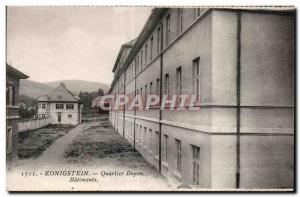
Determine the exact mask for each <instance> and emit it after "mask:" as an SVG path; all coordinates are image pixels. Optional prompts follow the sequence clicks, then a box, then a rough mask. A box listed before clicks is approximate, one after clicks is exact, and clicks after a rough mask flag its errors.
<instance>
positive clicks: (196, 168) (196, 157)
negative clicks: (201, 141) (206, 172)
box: [192, 146, 200, 185]
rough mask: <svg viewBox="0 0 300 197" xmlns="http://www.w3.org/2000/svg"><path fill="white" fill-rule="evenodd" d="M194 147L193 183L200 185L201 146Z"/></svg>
mask: <svg viewBox="0 0 300 197" xmlns="http://www.w3.org/2000/svg"><path fill="white" fill-rule="evenodd" d="M192 147H193V183H194V184H195V185H199V167H200V148H199V147H197V146H192Z"/></svg>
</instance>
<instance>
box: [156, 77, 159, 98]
mask: <svg viewBox="0 0 300 197" xmlns="http://www.w3.org/2000/svg"><path fill="white" fill-rule="evenodd" d="M156 95H159V79H156Z"/></svg>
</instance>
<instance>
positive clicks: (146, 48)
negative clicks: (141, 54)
mask: <svg viewBox="0 0 300 197" xmlns="http://www.w3.org/2000/svg"><path fill="white" fill-rule="evenodd" d="M147 58H148V45H147V44H146V45H145V65H146V66H147Z"/></svg>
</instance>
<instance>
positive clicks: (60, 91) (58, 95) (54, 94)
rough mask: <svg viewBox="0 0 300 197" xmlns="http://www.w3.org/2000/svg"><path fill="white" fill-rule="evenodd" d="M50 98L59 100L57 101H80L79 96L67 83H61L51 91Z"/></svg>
mask: <svg viewBox="0 0 300 197" xmlns="http://www.w3.org/2000/svg"><path fill="white" fill-rule="evenodd" d="M48 97H49V98H50V99H49V101H50V102H51V101H52V102H53V101H57V102H79V101H80V99H79V97H77V96H75V95H73V94H72V93H71V92H70V91H69V90H68V89H67V88H66V86H65V84H63V83H61V84H60V85H59V86H58V87H57V88H55V89H54V90H53V91H51V92H50V93H49V94H48Z"/></svg>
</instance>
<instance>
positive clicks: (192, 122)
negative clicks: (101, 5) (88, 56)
mask: <svg viewBox="0 0 300 197" xmlns="http://www.w3.org/2000/svg"><path fill="white" fill-rule="evenodd" d="M294 23H295V15H294V11H293V10H281V11H278V10H277V11H275V10H246V9H241V10H240V9H211V8H185V9H182V8H178V9H177V8H176V9H175V8H172V9H168V8H156V9H153V10H152V13H151V15H150V17H149V18H148V20H147V22H146V24H145V26H144V28H143V29H142V31H141V33H140V34H139V36H138V38H137V39H136V40H134V41H133V42H130V44H129V45H128V44H125V46H124V45H123V46H122V47H121V50H120V52H119V55H118V58H117V61H116V63H115V65H114V68H113V72H114V74H115V77H114V80H113V82H112V85H111V89H110V91H109V93H110V94H112V95H128V96H130V97H133V96H135V95H141V96H142V97H143V98H144V97H146V96H147V95H151V94H156V95H159V96H160V97H162V96H163V95H195V96H196V102H195V103H194V105H195V106H198V107H200V110H193V111H189V110H182V111H171V110H167V109H164V110H162V109H160V108H159V107H155V106H152V107H151V108H150V110H137V109H136V110H128V109H127V108H124V109H118V110H114V109H111V110H110V116H109V118H110V121H111V123H112V125H113V127H114V128H115V129H116V130H117V132H118V133H119V134H120V135H122V136H123V137H124V138H126V139H127V140H128V141H129V142H130V143H131V145H132V146H134V147H135V148H136V149H137V150H138V151H139V152H140V153H141V154H142V156H143V157H144V158H145V159H146V160H147V161H148V162H149V163H150V164H151V165H153V166H154V167H155V168H157V170H158V171H159V172H160V173H161V174H162V175H163V176H165V177H166V178H167V179H168V181H169V182H170V183H171V184H173V185H177V186H178V187H187V188H292V187H293V186H294V185H293V184H294V170H293V169H294V152H293V151H294V110H295V107H294V95H295V92H294V66H295V59H294V31H295V29H294V28H295V25H294Z"/></svg>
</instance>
